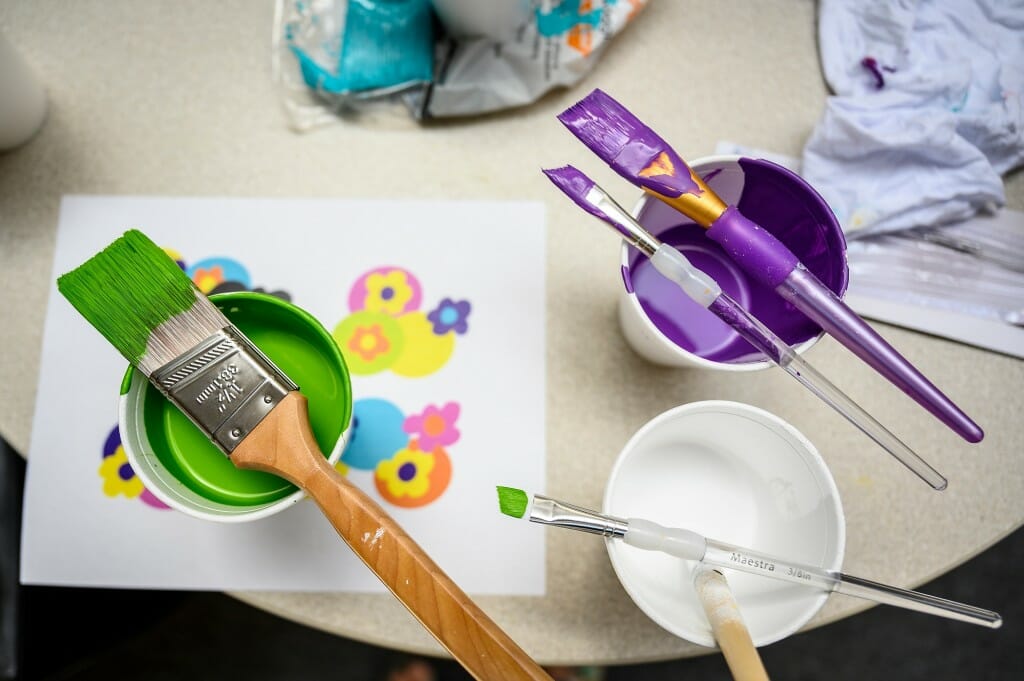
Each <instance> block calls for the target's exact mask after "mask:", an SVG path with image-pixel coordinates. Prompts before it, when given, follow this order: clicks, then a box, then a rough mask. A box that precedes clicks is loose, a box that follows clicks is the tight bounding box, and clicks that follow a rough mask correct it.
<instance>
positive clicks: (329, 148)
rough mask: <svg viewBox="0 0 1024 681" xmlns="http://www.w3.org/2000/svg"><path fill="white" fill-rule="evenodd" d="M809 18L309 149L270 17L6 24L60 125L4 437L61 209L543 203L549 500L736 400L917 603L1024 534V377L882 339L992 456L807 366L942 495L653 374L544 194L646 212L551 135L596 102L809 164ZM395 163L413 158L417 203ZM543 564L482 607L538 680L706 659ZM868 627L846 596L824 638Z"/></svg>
mask: <svg viewBox="0 0 1024 681" xmlns="http://www.w3.org/2000/svg"><path fill="white" fill-rule="evenodd" d="M814 12H815V6H814V4H813V3H812V2H809V1H807V0H803V1H797V2H793V1H791V0H775V1H772V2H725V3H702V4H700V5H699V6H698V5H693V4H692V3H675V2H654V3H652V5H651V6H650V7H649V8H648V9H647V10H645V11H644V13H643V14H642V15H641V16H640V17H638V19H637V20H636V21H635V22H634V25H632V26H631V27H630V28H629V29H628V30H627V31H626V32H625V33H624V34H623V35H621V36H620V37H619V38H618V39H617V41H616V43H615V44H613V45H612V48H611V49H610V51H609V52H608V53H607V54H606V55H605V57H604V58H603V60H602V61H601V63H600V64H599V65H598V67H597V69H596V70H595V71H594V72H593V73H592V74H591V75H589V76H588V77H587V78H586V79H585V81H584V83H583V84H582V85H581V86H579V87H578V88H576V89H575V90H572V91H562V92H558V93H554V94H551V95H549V96H547V97H545V98H544V99H542V100H541V101H540V102H539V103H537V104H535V105H533V106H530V107H528V108H525V109H522V110H519V111H512V112H509V113H506V114H501V115H494V116H487V117H482V118H479V119H472V120H465V121H459V122H449V123H441V124H436V125H431V126H429V127H424V128H420V127H417V126H416V125H414V124H412V123H409V122H401V121H391V122H388V123H387V124H381V125H372V126H368V125H362V124H349V125H336V126H332V127H329V128H326V129H324V130H321V131H318V132H315V133H312V134H305V135H297V134H295V133H293V132H291V131H289V130H288V128H287V126H286V121H285V117H284V115H283V113H282V111H281V108H280V105H279V101H278V95H277V92H276V91H275V88H274V85H273V83H272V82H271V78H270V66H269V62H270V59H269V49H270V48H269V40H270V28H271V23H272V13H273V3H271V2H262V3H252V2H241V0H236V1H234V2H218V3H209V2H198V1H195V0H193V1H191V2H173V3H172V2H156V3H137V2H131V1H130V0H119V1H110V0H108V1H106V2H78V3H60V2H55V1H52V2H50V1H47V2H43V1H38V0H34V1H32V2H23V1H15V2H8V3H4V5H3V7H0V29H2V30H3V31H4V32H5V33H6V34H7V36H8V38H9V39H10V40H11V42H12V43H14V44H15V45H16V46H17V47H18V48H19V50H20V51H21V52H22V53H23V54H24V55H25V57H26V58H27V59H28V61H30V62H31V63H32V64H33V65H34V66H35V67H36V68H37V70H38V72H39V74H40V75H41V77H42V79H43V80H44V81H45V83H46V85H47V87H48V88H49V94H50V103H51V111H50V116H49V120H48V121H47V122H46V124H45V126H44V128H43V130H42V132H41V133H40V134H39V135H38V136H37V137H36V138H35V139H34V140H32V141H31V142H30V143H29V144H27V145H26V146H24V147H22V148H20V149H18V150H15V151H13V152H9V153H6V154H0V277H2V283H3V285H2V286H0V310H2V311H3V316H2V319H3V323H2V324H0V350H2V352H0V384H2V385H4V388H5V389H4V390H3V391H0V434H2V435H3V437H4V438H6V439H7V440H8V441H9V442H10V443H11V444H12V445H13V446H14V447H15V448H16V449H18V450H20V451H23V452H24V451H27V450H28V445H29V433H30V430H31V423H32V415H33V414H32V412H33V404H34V397H35V386H36V378H37V373H38V365H39V348H40V340H41V334H42V324H43V316H44V312H45V306H46V302H47V297H48V295H49V291H50V287H51V286H52V283H51V281H50V280H49V274H50V269H51V258H52V253H53V248H54V237H55V230H56V225H57V215H58V209H59V201H60V196H61V195H63V194H142V195H193V196H204V195H205V196H282V197H295V196H330V197H337V196H341V197H374V198H386V197H391V196H395V195H399V196H402V197H410V198H446V199H525V200H536V201H541V202H543V203H544V204H545V205H546V209H547V221H548V244H547V253H548V255H547V257H548V260H547V277H548V279H547V281H548V287H547V288H548V300H547V339H548V348H547V367H548V369H547V448H548V459H547V460H548V469H547V490H546V491H547V492H548V493H550V494H552V495H553V496H557V497H563V498H567V499H572V500H574V501H577V502H578V503H583V504H588V505H591V506H595V507H599V506H600V500H601V496H602V493H603V488H604V482H605V480H606V476H607V473H608V471H609V468H610V466H611V463H612V461H613V460H614V458H615V456H616V454H617V453H618V451H619V449H620V448H621V446H622V445H623V444H624V443H625V442H626V440H627V439H628V438H629V436H630V435H631V434H632V433H633V432H634V431H635V430H636V429H637V428H638V427H639V426H641V425H642V424H643V423H644V422H646V421H647V420H649V419H650V418H651V417H653V416H655V415H656V414H658V413H660V412H662V411H664V410H665V409H668V408H669V407H672V406H675V405H677V404H682V403H686V402H692V401H695V400H701V399H729V400H737V401H742V402H747V403H750V404H753V405H756V406H759V407H763V408H765V409H768V410H769V411H772V412H774V413H776V414H778V415H779V416H781V417H783V418H784V419H786V420H788V421H789V422H791V423H793V424H794V425H795V426H796V427H797V428H799V429H800V430H801V431H803V432H804V434H806V435H807V436H808V437H809V438H810V439H811V440H812V441H813V442H815V443H816V444H817V445H818V447H819V449H820V450H821V453H822V455H823V456H824V458H825V459H826V461H827V462H828V464H829V466H830V467H831V469H832V471H833V474H834V476H835V479H836V482H837V484H838V487H839V490H840V493H841V496H842V500H843V505H844V508H845V512H846V519H847V528H848V529H847V549H846V562H845V566H844V567H845V569H846V570H847V571H849V572H850V573H852V574H857V575H862V576H865V577H871V578H873V579H876V580H879V581H884V582H889V583H893V584H898V585H903V586H916V585H918V584H921V583H922V582H924V581H926V580H927V579H929V578H931V577H933V576H935V575H938V574H941V573H943V572H945V571H947V570H949V569H950V568H952V567H953V566H955V565H957V564H959V563H961V562H963V561H964V560H966V559H968V558H970V557H971V556H973V555H975V554H977V553H978V552H980V551H982V550H984V549H985V548H986V547H988V546H989V545H991V544H992V543H994V542H995V541H997V540H998V539H1000V538H1001V537H1003V536H1005V535H1006V534H1008V533H1009V532H1010V531H1012V530H1014V529H1015V528H1017V527H1018V526H1019V525H1021V523H1022V520H1024V462H1022V460H1021V458H1020V455H1019V452H1020V449H1021V444H1020V443H1021V442H1022V441H1024V418H1022V409H1021V407H1022V404H1024V402H1022V397H1021V395H1022V393H1021V390H1020V386H1021V385H1024V362H1021V361H1019V360H1016V359H1012V358H1009V357H1006V356H1002V355H998V354H994V353H990V352H986V351H983V350H979V349H975V348H970V347H967V346H963V345H959V344H956V343H953V342H949V341H946V340H942V339H938V338H933V337H928V336H925V335H921V334H917V333H914V332H910V331H905V330H901V329H897V328H894V327H889V326H885V325H879V328H880V330H881V331H882V332H883V333H884V334H885V335H886V336H887V337H888V338H889V339H890V340H891V341H892V342H893V344H894V345H895V346H896V347H898V348H900V349H901V350H902V351H903V352H904V354H905V355H906V356H908V357H909V358H910V359H911V360H912V361H913V362H915V363H916V364H917V365H918V366H919V367H921V368H922V370H923V371H924V373H925V374H926V375H928V376H929V377H931V378H932V379H933V380H934V381H935V383H937V384H938V385H940V386H943V387H944V389H945V390H946V391H947V392H948V393H949V394H950V395H951V396H952V397H953V398H954V399H955V400H957V401H958V402H959V403H960V404H961V405H962V406H963V407H964V408H965V410H966V411H967V412H969V413H971V414H972V415H974V416H976V418H977V420H978V421H979V422H980V423H981V424H982V425H983V427H985V429H986V431H987V438H986V439H985V441H984V442H983V443H982V444H980V445H977V446H971V445H968V444H966V443H964V442H963V441H961V440H959V438H957V437H956V436H955V435H953V434H952V433H951V432H949V431H947V430H944V429H942V428H940V427H937V426H936V424H935V422H934V421H933V420H932V419H931V418H930V417H928V416H927V415H925V414H924V413H923V412H922V411H920V410H919V409H918V408H917V406H916V405H915V404H914V403H912V402H911V401H910V400H909V399H907V398H906V397H904V396H903V395H902V394H901V393H899V392H897V391H896V390H895V389H893V388H892V387H891V386H889V385H888V384H886V383H885V382H884V381H883V379H881V378H880V377H878V376H876V375H875V374H873V373H871V372H868V371H865V370H864V369H862V368H861V366H860V365H859V363H858V362H857V361H856V360H854V359H853V358H852V356H851V355H850V354H849V353H847V352H844V351H841V348H840V347H839V346H838V345H837V344H836V343H834V342H833V341H831V340H830V339H825V340H823V341H822V342H820V343H819V344H818V345H817V346H815V347H814V348H813V349H812V350H811V351H810V352H809V354H808V358H809V359H811V360H812V361H813V362H814V363H815V364H816V365H818V366H819V367H821V368H823V369H827V371H828V373H829V375H830V376H832V377H834V378H835V380H836V382H837V383H838V384H839V385H840V387H841V388H843V389H844V390H846V391H848V392H849V394H850V395H851V396H853V397H854V398H856V399H858V400H859V401H861V402H862V403H863V404H864V405H865V406H866V407H867V408H868V409H869V410H870V411H871V412H873V413H875V414H882V415H884V416H885V418H884V419H883V420H884V421H885V422H886V423H889V424H893V429H894V430H895V431H896V432H898V433H899V434H900V435H902V436H904V438H905V439H906V441H907V442H908V443H911V444H912V446H914V447H915V448H916V449H917V450H918V451H919V452H921V453H922V454H926V455H927V458H929V459H930V461H931V462H932V463H933V464H934V465H935V466H936V467H937V468H939V469H940V470H942V471H943V472H945V473H946V474H947V476H948V478H949V479H950V486H949V489H948V490H947V491H945V492H943V493H941V494H940V493H935V492H932V491H931V490H929V489H928V488H927V487H926V486H925V485H923V484H920V483H917V482H915V481H914V480H912V479H911V477H910V474H909V473H906V472H905V471H904V470H903V469H902V468H900V467H899V465H898V464H897V463H895V462H894V461H892V460H890V459H888V458H887V457H886V456H885V454H884V453H882V452H880V451H879V450H877V448H875V447H874V446H873V445H872V444H871V443H870V442H869V441H867V440H866V439H865V438H864V437H863V436H861V435H860V434H859V433H858V432H857V431H856V430H855V429H854V428H853V427H852V426H849V425H848V424H847V423H846V422H845V421H843V420H842V419H841V418H840V417H839V416H837V415H835V414H833V413H831V412H828V411H827V410H825V409H824V408H823V407H820V406H819V405H818V404H817V403H816V402H815V400H814V398H813V397H812V396H811V395H809V394H808V393H806V392H805V391H799V390H797V389H796V388H795V386H791V385H789V379H788V378H787V377H785V376H784V375H783V374H782V373H781V372H778V371H768V372H759V373H756V374H741V375H735V374H733V375H723V374H718V373H708V372H699V371H686V370H666V369H662V368H658V367H655V366H652V365H649V364H647V363H645V362H643V361H642V360H640V359H639V358H637V357H636V356H635V355H633V354H632V353H631V352H630V351H629V349H628V348H627V346H626V345H625V342H624V340H623V339H622V337H621V335H620V334H619V333H618V332H617V331H615V330H614V329H615V326H616V321H615V294H616V290H617V287H618V286H619V285H620V284H619V277H618V267H617V263H618V248H617V247H616V246H615V244H614V241H611V242H610V241H608V240H606V239H603V238H602V239H592V238H590V237H591V236H592V234H593V229H594V227H593V226H592V225H590V224H589V223H588V222H587V220H588V218H586V216H584V215H583V214H582V213H580V212H579V211H577V210H575V209H574V208H573V207H572V206H571V205H570V204H569V203H568V202H566V201H565V200H564V199H562V198H560V197H559V196H557V195H556V194H555V193H554V192H553V191H552V189H551V187H550V185H549V184H548V183H547V181H546V180H544V178H543V177H542V176H541V175H540V174H539V173H538V172H537V171H538V168H539V167H540V166H550V165H557V164H562V163H566V162H569V163H579V164H584V165H586V167H587V168H588V171H591V172H593V175H594V177H595V179H597V180H598V182H601V183H602V184H607V185H608V186H614V187H619V188H621V189H622V190H623V191H626V190H625V187H624V185H622V184H620V183H621V180H619V179H618V178H617V177H616V176H614V175H613V174H612V171H610V170H607V169H606V168H602V167H600V166H599V165H598V164H597V163H594V162H593V161H592V159H591V158H589V157H588V154H587V152H586V151H585V150H584V149H583V148H582V146H581V145H579V144H577V143H575V142H574V141H573V140H571V139H570V138H569V137H568V136H567V135H566V134H565V133H564V132H563V130H562V129H561V127H560V126H559V125H558V124H557V122H556V121H555V120H554V115H555V114H556V113H557V112H559V111H561V110H562V109H563V108H564V107H566V106H567V105H569V104H570V103H572V102H574V101H575V100H576V99H578V97H580V96H582V94H584V93H585V92H586V91H588V90H587V88H590V87H594V86H600V87H602V88H603V89H605V90H607V91H609V92H611V93H613V94H615V96H617V97H618V98H619V99H621V100H624V101H627V102H630V104H631V106H632V107H633V108H635V109H641V110H643V111H645V112H646V113H647V117H648V120H649V121H650V122H651V123H652V124H655V125H656V127H658V128H659V131H660V132H661V133H662V134H663V135H664V136H665V137H667V138H669V139H671V140H673V143H674V144H675V146H676V147H677V148H678V149H679V150H680V151H682V152H683V153H685V154H687V155H690V156H693V157H696V156H700V155H706V154H709V153H711V152H712V150H713V149H714V146H715V143H716V142H717V141H718V140H731V141H735V142H739V143H742V144H747V145H750V146H755V147H760V148H766V149H772V150H775V151H778V152H781V153H786V154H790V155H798V154H799V151H800V149H801V147H802V145H803V142H804V140H805V139H806V137H807V135H808V134H809V132H810V130H811V129H812V127H813V126H814V124H815V122H816V120H817V118H818V116H819V115H820V113H821V111H822V108H823V105H824V102H825V97H826V95H827V91H826V86H825V83H824V80H823V78H822V75H821V73H820V69H819V63H818V56H817V48H816V42H815V35H816V29H815V17H814ZM380 158H390V159H401V162H402V167H403V169H404V170H403V178H404V181H403V182H402V183H401V184H400V185H398V186H396V182H395V181H394V179H395V175H394V165H393V163H389V164H387V165H384V164H377V163H375V162H374V160H375V159H380ZM1007 197H1008V205H1009V206H1010V207H1011V208H1015V209H1017V210H1024V175H1022V174H1020V173H1018V174H1016V175H1015V176H1012V177H1010V178H1008V180H1007ZM570 245H572V246H573V248H571V249H570V248H569V246H570ZM593 414H605V415H606V416H605V417H604V418H601V419H595V418H593V416H592V415H593ZM547 541H548V547H547V548H548V572H547V575H548V578H547V595H546V596H543V597H531V598H526V597H515V598H512V597H486V598H480V599H479V601H480V604H481V605H482V607H483V608H484V609H485V610H486V611H487V612H488V613H490V614H491V615H492V616H493V617H494V618H495V619H496V620H497V621H498V622H499V623H500V624H501V625H503V626H504V627H506V628H507V630H508V631H509V632H510V633H511V634H512V636H513V637H514V638H515V639H516V640H517V641H519V642H520V643H521V644H522V646H523V647H524V648H525V649H526V650H527V651H528V652H530V653H531V654H532V655H534V656H535V657H536V658H537V659H539V660H541V661H544V662H589V663H597V662H619V663H622V662H630V661H648V660H655V659H666V658H673V657H684V656H688V655H694V654H698V653H699V652H701V649H698V648H697V647H696V646H694V645H692V644H689V643H687V642H685V641H682V640H679V639H676V638H674V637H673V636H671V635H670V634H668V633H667V632H665V631H663V630H662V629H660V628H659V627H658V626H657V625H655V624H654V623H652V622H651V621H649V620H648V619H647V618H646V617H645V616H644V615H643V614H642V613H641V612H640V611H639V610H638V609H637V608H636V607H635V606H634V605H633V603H632V602H631V601H630V600H629V597H628V596H627V595H626V593H625V592H624V591H623V589H622V588H621V587H620V586H619V584H618V582H617V581H616V578H615V575H614V573H613V571H612V568H611V565H610V563H609V561H608V558H607V555H606V554H605V551H604V547H603V546H601V543H600V542H597V541H593V538H591V537H587V536H583V535H579V534H576V533H571V532H549V533H548V538H547ZM467 550H468V549H467ZM234 595H235V596H237V597H238V598H240V599H242V600H244V601H246V602H248V603H251V604H253V605H256V606H258V607H261V608H264V609H266V610H269V611H271V612H274V613H277V614H280V615H282V616H284V617H287V618H290V619H293V620H297V621H300V622H304V623H307V624H309V625H311V626H314V627H318V628H320V629H324V630H326V631H330V632H334V633H337V634H340V635H344V636H348V637H351V638H355V639H360V640H364V641H370V642H374V643H379V644H383V645H387V646H392V647H395V648H402V649H406V650H413V651H427V652H436V651H437V650H438V648H437V646H436V644H435V643H434V642H433V641H432V639H430V637H429V636H428V635H427V634H426V633H425V632H423V631H422V630H421V629H420V628H419V626H418V624H417V623H416V622H415V621H414V620H413V618H412V617H411V616H410V615H409V614H407V613H406V612H405V611H404V609H403V608H402V607H401V606H400V605H399V604H398V603H397V602H395V601H393V600H392V599H391V598H390V597H389V596H385V595H349V594H319V593H238V594H234ZM979 605H986V604H979ZM988 605H996V604H988ZM864 607H866V604H865V603H863V602H858V601H855V600H854V599H849V598H845V597H838V596H833V597H832V598H830V600H829V601H828V603H827V604H826V606H825V608H824V609H823V610H822V611H821V612H820V613H819V614H818V615H817V616H816V618H815V619H814V620H813V621H812V622H811V624H810V626H818V625H822V624H825V623H828V622H831V621H834V620H837V619H840V618H843V617H847V616H849V615H851V614H854V613H855V612H858V611H859V610H861V609H863V608H864Z"/></svg>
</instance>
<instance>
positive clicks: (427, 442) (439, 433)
mask: <svg viewBox="0 0 1024 681" xmlns="http://www.w3.org/2000/svg"><path fill="white" fill-rule="evenodd" d="M458 418H459V405H458V403H457V402H448V403H447V404H445V405H444V406H443V407H441V408H440V409H438V408H437V407H435V406H434V405H430V406H428V407H427V408H426V409H424V410H423V413H422V414H417V415H415V416H409V417H408V418H406V419H405V422H404V423H403V424H402V430H404V431H405V432H407V433H410V434H412V435H416V436H418V437H419V442H420V447H421V448H422V449H423V450H425V451H428V452H429V451H430V450H432V449H434V447H439V446H440V447H443V446H447V445H451V444H454V443H455V442H456V441H457V440H458V439H459V431H458V429H457V428H456V427H455V421H456V419H458Z"/></svg>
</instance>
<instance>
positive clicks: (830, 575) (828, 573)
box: [498, 486, 1003, 629]
mask: <svg viewBox="0 0 1024 681" xmlns="http://www.w3.org/2000/svg"><path fill="white" fill-rule="evenodd" d="M498 508H499V509H500V510H501V512H502V513H504V514H505V515H507V516H511V517H513V518H523V517H526V516H528V517H529V519H530V521H531V522H535V523H541V524H543V525H554V526H556V527H567V528H569V529H572V530H579V531H581V532H589V533H591V534H599V535H602V536H604V537H610V538H612V539H621V540H622V541H624V542H626V543H627V544H629V545H630V546H635V547H636V548H638V549H644V550H646V551H660V552H662V553H667V554H669V555H672V556H676V557H677V558H684V559H686V560H695V561H700V562H702V563H705V564H707V565H711V566H714V567H721V568H731V569H733V570H738V571H740V572H748V573H750V574H754V575H762V576H764V577H772V578H773V579H778V580H781V581H784V582H791V583H794V584H803V585H805V586H809V587H812V588H815V589H822V590H824V591H829V592H835V593H840V594H846V595H847V596H856V597H857V598H863V599H866V600H869V601H874V602H876V603H884V604H886V605H892V606H896V607H898V608H905V609H907V610H915V611H917V612H921V613H925V614H928V615H936V616H938V617H944V618H946V619H952V620H958V621H961V622H967V623H969V624H977V625H980V626H983V627H988V628H990V629H998V628H999V627H1000V626H1002V623H1003V618H1002V617H1001V616H1000V615H999V613H996V612H992V611H991V610H983V609H981V608H976V607H974V606H973V605H966V604H964V603H957V602H956V601H950V600H946V599H945V598H938V597H936V596H929V595H928V594H923V593H919V592H917V591H908V590H907V589H900V588H899V587H895V586H888V585H886V584H880V583H878V582H872V581H870V580H867V579H861V578H860V577H854V576H852V575H847V574H844V573H842V572H838V571H835V570H826V569H824V568H820V567H815V566H813V565H804V564H802V563H798V562H796V561H791V560H787V559H785V558H779V557H777V556H772V555H768V554H765V553H761V552H759V551H753V550H751V549H745V548H742V547H739V546H735V545H733V544H728V543H726V542H722V541H718V540H716V539H710V538H708V537H704V536H702V535H700V534H698V533H697V532H694V531H692V530H686V529H682V528H677V527H665V526H663V525H659V524H657V523H654V522H651V521H649V520H642V519H639V518H628V519H627V518H616V517H615V516H610V515H605V514H603V513H598V512H597V511H591V510H589V509H586V508H583V507H582V506H574V505H573V504H569V503H566V502H564V501H558V500H556V499H552V498H550V497H546V496H543V495H540V494H534V495H533V498H532V500H531V499H530V498H529V497H528V496H527V494H526V492H524V491H523V490H521V489H516V488H514V487H501V486H499V487H498Z"/></svg>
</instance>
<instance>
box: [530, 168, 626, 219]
mask: <svg viewBox="0 0 1024 681" xmlns="http://www.w3.org/2000/svg"><path fill="white" fill-rule="evenodd" d="M542 172H543V173H544V174H545V175H547V176H548V179H549V180H551V181H552V182H554V183H555V186H556V187H558V188H559V189H561V190H562V191H563V192H564V193H565V195H566V196H568V197H569V198H570V199H572V200H573V201H575V202H576V205H577V206H579V207H580V208H582V209H583V210H585V211H587V212H588V213H590V214H591V215H593V216H595V217H599V218H601V219H602V220H604V221H606V222H609V221H610V220H611V218H609V217H608V216H607V215H606V214H605V213H604V212H603V211H601V210H600V209H599V208H597V206H595V205H594V204H592V203H590V202H589V201H587V192H589V191H590V190H591V189H593V188H594V187H595V184H594V181H593V180H591V179H590V178H589V177H587V176H586V175H584V174H583V172H582V171H581V170H579V169H577V168H574V167H573V166H562V167H561V168H550V169H546V170H543V171H542Z"/></svg>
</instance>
